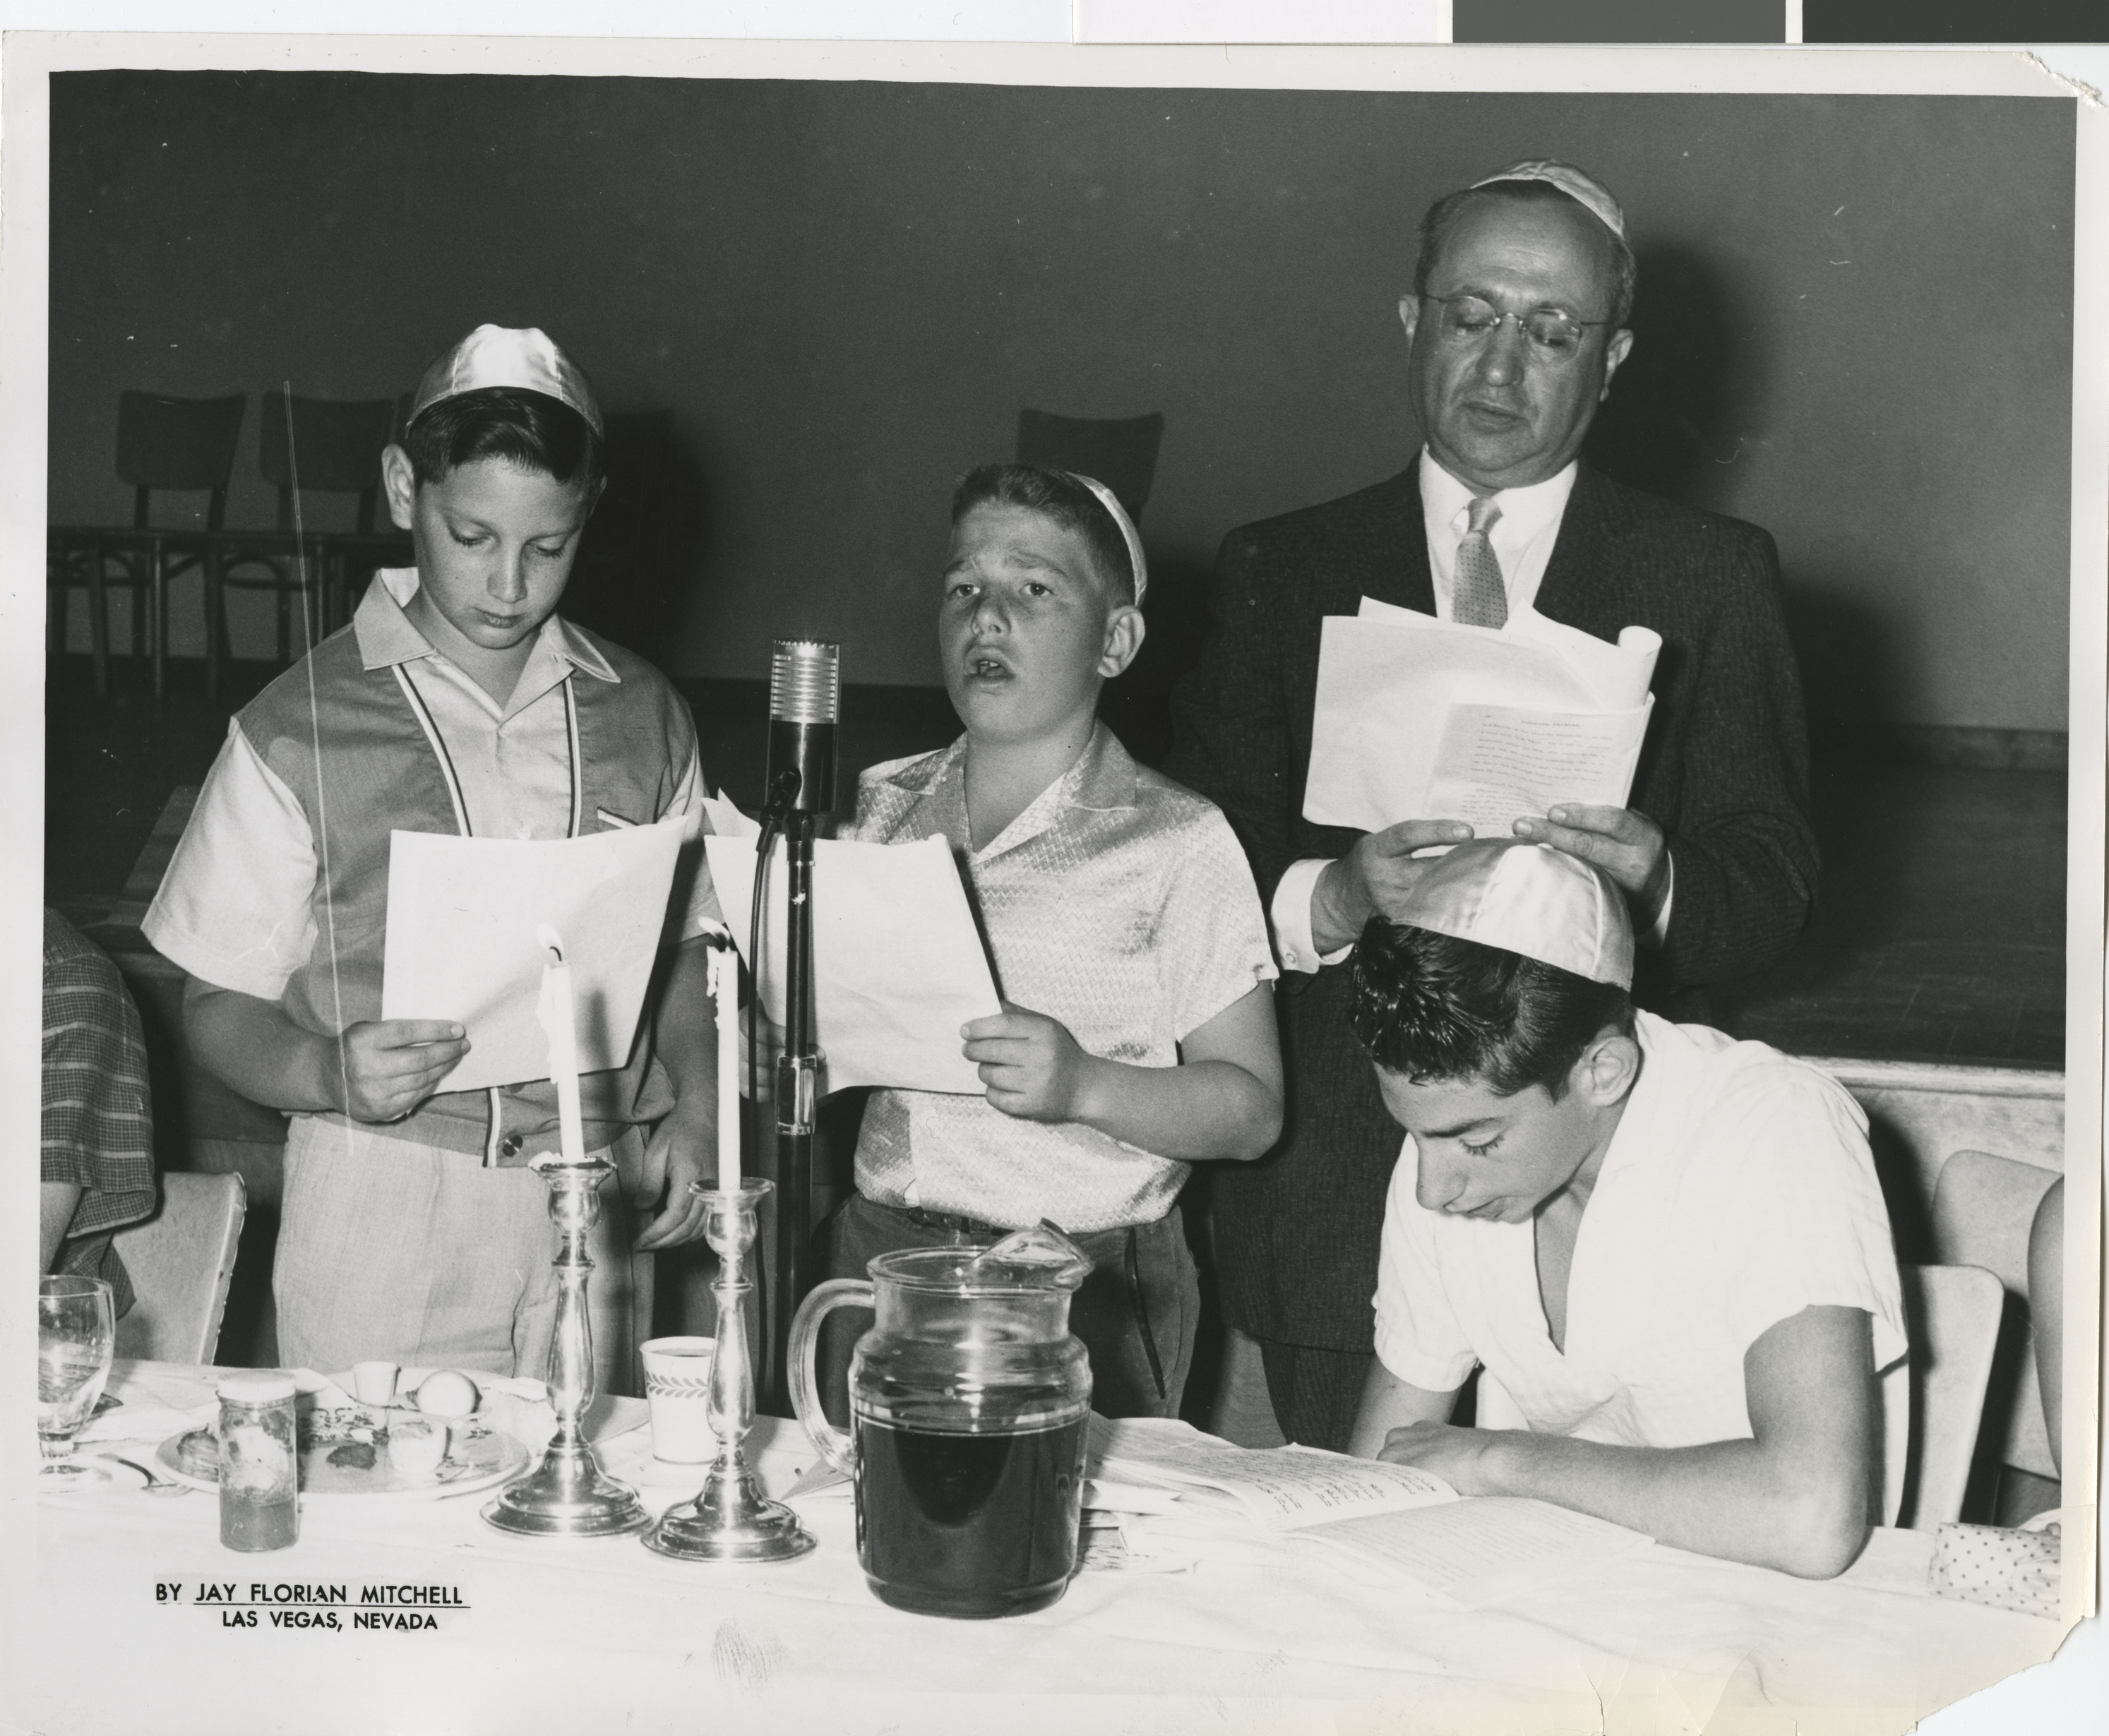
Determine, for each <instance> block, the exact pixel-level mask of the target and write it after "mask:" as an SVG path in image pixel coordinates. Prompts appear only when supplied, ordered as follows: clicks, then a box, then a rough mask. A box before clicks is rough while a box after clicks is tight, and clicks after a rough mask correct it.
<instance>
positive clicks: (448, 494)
mask: <svg viewBox="0 0 2109 1736" xmlns="http://www.w3.org/2000/svg"><path fill="white" fill-rule="evenodd" d="M602 458H603V450H602V422H601V414H600V410H599V408H598V405H597V404H595V403H594V399H593V395H592V393H591V391H590V390H589V388H588V386H587V385H586V382H585V377H584V376H582V375H581V374H580V372H579V371H578V370H577V368H576V367H573V366H572V365H571V362H570V361H569V360H568V359H567V358H566V357H565V356H564V355H563V354H562V352H561V351H560V350H558V348H557V347H556V345H554V344H553V343H551V342H550V341H549V339H548V338H547V337H545V336H544V335H543V334H542V333H541V332H540V331H531V330H526V331H508V330H504V329H501V328H500V327H496V326H482V327H478V328H477V329H476V331H474V332H472V333H471V334H470V335H469V336H467V338H465V339H463V340H462V342H460V343H459V344H458V345H455V346H454V349H451V350H449V352H448V353H447V354H446V355H445V356H443V357H442V358H440V360H439V361H438V362H436V363H434V364H433V366H432V367H431V370H430V371H429V372H427V374H426V376H425V377H424V380H423V382H422V384H421V385H420V386H419V387H418V394H417V396H416V398H415V399H414V400H413V404H412V406H411V415H410V418H409V424H408V426H406V428H405V430H404V435H403V441H402V444H400V445H396V446H391V447H390V448H389V449H388V450H387V452H386V454H385V456H384V458H383V460H382V477H383V480H384V482H385V484H386V489H387V495H388V507H389V511H390V513H391V516H393V517H394V519H395V523H396V524H397V525H399V526H400V527H401V528H402V529H404V530H408V531H409V532H410V533H411V536H412V539H413V545H414V548H415V549H416V553H417V565H416V566H415V567H414V568H404V569H402V570H395V571H384V572H381V573H378V574H377V575H375V578H374V581H373V585H372V586H371V587H370V588H368V592H367V593H366V597H365V599H364V601H363V602H361V603H360V604H359V611H358V613H357V615H356V616H355V618H354V620H353V621H352V623H351V625H350V626H349V627H348V628H346V629H344V630H343V631H342V632H340V633H337V634H333V635H332V636H331V637H330V638H327V639H325V640H323V643H321V644H320V645H318V646H317V647H315V649H314V651H313V652H310V653H309V656H307V657H306V658H305V659H304V660H303V661H301V662H300V663H299V664H296V665H295V666H294V667H293V668H292V669H291V670H287V672H286V674H283V675H282V676H280V677H279V678H278V679H277V680H276V681H274V682H273V683H272V684H271V685H270V686H269V688H265V689H264V692H262V693H261V694H260V695H259V696H258V697H257V698H256V699H255V701H252V702H251V704H250V705H249V706H246V707H245V708H244V709H243V710H242V712H241V713H240V715H237V717H236V718H235V719H233V723H232V724H231V725H230V727H229V728H228V738H227V742H226V745H225V746H224V748H223V749H222V750H221V752H220V755H219V759H218V760H216V761H215V764H214V765H213V769H212V772H211V774H210V776H209V777H208V778H207V779H206V781H205V787H204V790H203V791H202V792H201V794H200V796H199V798H198V804H197V808H196V812H195V813H193V814H192V817H191V821H190V824H189V826H188V827H187V828H186V829H185V831H184V833H183V841H182V842H181V843H180V844H179V845H178V847H177V850H176V854H175V857H174V860H173V861H172V862H171V863H170V864H169V872H168V874H167V876H166V877H165V879H164V881H163V882H162V884H161V888H160V893H159V895H157V896H156V899H155V900H154V904H153V907H152V909H151V910H150V911H149V912H148V913H147V920H146V922H145V924H144V927H145V931H146V934H147V938H148V939H150V940H151V941H152V942H153V943H154V945H156V946H157V947H158V948H160V950H161V951H162V952H163V953H164V954H166V955H167V956H168V957H169V958H172V959H174V961H175V962H176V963H178V964H179V965H181V966H182V967H183V969H184V970H185V971H186V972H187V973H188V975H189V979H190V980H189V982H188V984H187V988H186V990H185V995H184V1003H183V1023H184V1030H185V1033H186V1035H187V1037H188V1039H189V1041H190V1044H191V1046H192V1049H193V1051H194V1052H195V1053H196V1055H197V1057H198V1059H199V1060H200V1061H201V1062H202V1063H203V1064H204V1066H205V1067H206V1068H207V1069H208V1070H209V1071H211V1072H212V1073H213V1074H215V1075H216V1076H218V1077H219V1078H220V1079H221V1080H224V1081H225V1082H226V1083H227V1084H228V1085H230V1086H231V1087H233V1089H235V1090H237V1091H238V1092H240V1093H242V1095H243V1096H245V1097H246V1098H251V1100H253V1101H255V1102H260V1103H267V1104H270V1105H272V1106H273V1107H277V1108H280V1109H284V1110H287V1111H291V1115H292V1125H291V1130H290V1131H289V1135H288V1138H287V1148H286V1184H285V1202H284V1209H283V1217H282V1228H281V1229H280V1232H279V1237H278V1253H277V1260H276V1265H275V1268H274V1271H273V1291H274V1292H275V1295H276V1299H277V1302H278V1359H279V1361H280V1362H281V1363H282V1364H287V1366H299V1365H305V1366H308V1367H310V1368H314V1369H321V1370H323V1371H325V1372H331V1371H336V1370H341V1369H346V1368H349V1367H350V1365H351V1364H352V1363H353V1362H355V1361H359V1360H364V1359H374V1358H380V1359H391V1360H395V1361H397V1362H400V1363H404V1364H424V1365H427V1366H432V1365H438V1366H445V1367H450V1368H460V1369H486V1370H490V1371H493V1372H496V1373H506V1374H512V1373H520V1374H528V1375H535V1376H539V1375H541V1374H542V1373H544V1372H545V1370H546V1369H547V1365H548V1360H549V1342H550V1337H551V1333H552V1328H553V1323H554V1315H555V1303H556V1292H555V1284H554V1279H553V1274H552V1271H551V1267H550V1259H551V1256H552V1253H553V1240H552V1237H553V1231H552V1229H551V1228H550V1224H549V1206H548V1195H547V1190H546V1189H545V1188H544V1185H543V1184H542V1182H541V1180H540V1179H539V1178H538V1177H537V1176H536V1175H535V1174H534V1173H533V1172H532V1171H531V1170H529V1169H528V1168H527V1164H528V1162H529V1160H530V1159H531V1158H533V1157H536V1156H538V1155H540V1154H541V1153H543V1152H548V1151H551V1150H553V1149H555V1148H556V1147H557V1144H558V1125H557V1105H556V1096H555V1092H554V1089H553V1087H552V1086H551V1084H549V1082H548V1081H547V1080H542V1081H540V1082H536V1083H530V1084H520V1085H513V1086H508V1087H505V1088H504V1089H491V1090H489V1091H473V1092H468V1091H448V1092H440V1093H439V1094H437V1095H434V1094H433V1093H434V1088H435V1087H436V1086H437V1085H438V1084H440V1081H441V1080H443V1079H444V1078H445V1075H446V1074H447V1073H448V1071H449V1070H450V1069H451V1068H452V1067H453V1066H454V1064H455V1062H458V1060H460V1058H461V1057H462V1056H463V1054H464V1053H466V1052H467V1048H468V1044H467V1042H466V1041H465V1040H464V1039H463V1034H462V1030H461V1028H460V1027H459V1026H454V1025H449V1024H445V1023H441V1022H438V1021H427V1020H404V1019H391V1020H384V1019H382V1017H381V989H382V981H381V978H382V943H383V939H384V936H385V935H386V913H387V888H388V856H389V834H390V832H391V831H393V830H403V831H410V832H442V833H454V834H458V835H463V836H481V837H504V838H562V837H567V836H576V835H577V834H579V833H581V832H595V831H601V830H605V829H607V828H608V827H611V826H616V825H624V824H629V825H645V824H648V823H652V822H653V821H656V820H659V819H663V818H666V817H667V816H668V815H670V814H683V815H689V814H700V809H701V805H702V795H703V784H702V771H701V768H700V766H699V765H698V760H697V754H696V737H695V728H694V725H693V723H692V722H691V720H690V719H689V713H688V708H687V706H684V704H683V703H682V701H681V699H680V696H679V695H678V694H676V693H675V692H674V690H673V688H671V686H670V685H669V684H668V683H667V682H666V679H665V678H663V677H662V675H660V674H659V673H658V672H657V670H654V669H653V668H652V667H651V666H650V665H648V664H646V663H645V662H644V661H643V660H642V659H640V658H638V657H635V656H631V655H630V653H629V652H625V651H622V650H621V649H619V648H618V647H616V646H613V645H610V644H607V643H605V642H604V641H602V640H600V639H598V638H595V637H594V636H593V635H592V634H587V633H584V632H582V631H580V629H578V628H576V627H574V626H572V625H570V624H568V623H567V622H566V621H563V620H560V619H559V618H558V615H557V614H556V607H557V604H558V601H559V599H560V598H561V597H562V595H563V592H564V587H565V584H566V582H567V580H568V579H569V578H570V576H571V563H572V561H573V558H574V557H576V553H577V552H578V546H579V538H580V533H581V532H582V531H583V530H584V529H585V521H586V518H587V516H588V515H589V513H590V512H592V510H593V507H594V502H595V501H596V500H597V499H598V498H599V494H600V490H601V483H602ZM674 912H675V913H674V914H673V916H671V918H670V919H669V922H668V931H667V940H668V942H669V944H670V951H669V954H668V955H667V956H666V958H665V959H664V960H663V961H662V967H661V972H660V976H661V981H660V984H659V989H658V994H657V1003H656V1012H653V1013H652V1014H651V1015H650V1016H649V1017H648V1021H647V1027H646V1029H645V1030H644V1032H643V1033H642V1034H641V1035H640V1036H639V1040H638V1042H637V1044H636V1045H635V1050H634V1051H633V1053H632V1055H631V1057H630V1061H629V1062H628V1064H627V1065H626V1066H623V1067H621V1068H620V1069H618V1070H616V1071H612V1072H605V1073H594V1074H589V1075H585V1078H584V1079H582V1080H580V1087H581V1093H582V1098H583V1109H584V1115H585V1136H586V1145H587V1148H588V1149H589V1152H599V1153H601V1154H603V1155H605V1156H607V1157H609V1158H610V1159H611V1160H612V1161H613V1162H614V1163H615V1164H616V1167H617V1170H618V1174H619V1177H620V1181H619V1184H618V1185H617V1186H616V1187H612V1188H608V1189H607V1190H605V1193H604V1195H603V1212H602V1216H601V1220H600V1224H599V1226H598V1229H597V1231H596V1233H595V1237H594V1242H593V1244H592V1249H591V1252H592V1257H593V1259H594V1263H595V1265H596V1266H597V1268H598V1269H597V1271H596V1272H595V1274H594V1283H593V1287H592V1290H591V1292H590V1298H591V1302H592V1305H593V1312H594V1351H595V1359H596V1361H597V1362H598V1364H600V1378H601V1381H602V1385H603V1390H604V1391H605V1390H609V1388H610V1387H611V1385H613V1387H614V1390H617V1391H625V1390H627V1382H626V1376H627V1372H628V1369H629V1366H630V1345H631V1341H632V1338H633V1336H634V1335H633V1332H632V1331H631V1324H632V1321H633V1319H635V1317H637V1316H639V1315H642V1316H644V1317H645V1318H648V1315H649V1309H650V1300H649V1298H650V1273H651V1262H650V1261H649V1260H648V1259H647V1260H635V1261H634V1262H633V1260H632V1259H631V1255H632V1252H633V1251H651V1250H653V1249H657V1248H661V1247H675V1246H677V1245H679V1244H680V1243H682V1242H689V1241H692V1240H693V1239H694V1238H696V1237H697V1236H698V1234H700V1233H701V1231H702V1213H701V1206H700V1202H698V1201H696V1200H695V1199H694V1198H693V1197H691V1196H690V1194H689V1191H688V1186H687V1184H688V1183H689V1181H690V1180H692V1179H701V1178H702V1175H704V1174H705V1173H707V1165H708V1163H709V1161H710V1159H709V1153H710V1152H711V1149H712V1134H713V1131H714V1127H715V1115H714V1111H713V1096H712V1089H713V1086H714V1084H715V1076H716V1062H715V1050H714V1048H713V1045H712V1044H711V1040H710V1034H711V1030H712V1028H713V1019H712V1014H711V1008H710V1002H709V996H708V993H707V974H706V963H705V955H704V953H703V950H702V945H701V943H700V942H699V941H698V940H696V937H697V936H699V935H700V934H701V933H702V931H704V930H705V929H706V928H707V927H711V926H712V925H713V924H714V923H715V922H716V920H717V915H718V912H717V903H716V897H715V895H713V893H712V891H711V886H710V882H709V877H708V876H707V874H706V873H702V872H700V871H696V870H691V871H689V873H688V875H687V877H683V878H677V883H676V887H675V896H674ZM655 1038H656V1041H655ZM655 1122H656V1123H657V1124H658V1125H657V1130H656V1131H654V1132H653V1134H652V1137H651V1140H650V1143H649V1145H647V1143H646V1141H645V1139H644V1137H643V1132H642V1130H644V1128H645V1127H647V1126H648V1125H651V1124H653V1123H655ZM662 1184H671V1185H669V1186H668V1188H667V1204H666V1209H665V1210H664V1211H661V1212H660V1213H659V1214H658V1215H657V1217H656V1218H654V1219H653V1220H652V1222H651V1223H650V1224H648V1226H646V1228H645V1229H644V1232H643V1233H642V1234H641V1235H640V1236H639V1237H638V1238H637V1239H636V1242H635V1250H633V1248H632V1246H631V1242H630V1223H629V1214H628V1210H627V1208H628V1206H629V1203H630V1199H631V1198H633V1197H642V1198H647V1199H651V1198H656V1197H657V1193H658V1192H659V1190H660V1188H661V1186H662ZM618 1383H619V1384H618Z"/></svg>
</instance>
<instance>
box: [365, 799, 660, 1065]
mask: <svg viewBox="0 0 2109 1736" xmlns="http://www.w3.org/2000/svg"><path fill="white" fill-rule="evenodd" d="M683 828H684V822H683V821H682V819H681V818H680V817H679V816H673V817H670V818H666V819H664V820H662V821H660V822H659V823H657V824H656V825H652V826H633V827H624V828H622V829H620V830H617V831H613V832H592V833H589V834H588V835H587V836H584V837H577V838H555V839H517V838H463V837H455V836H447V835H445V834H442V833H436V832H394V833H392V834H391V837H390V841H389V856H388V934H387V940H386V946H385V952H384V955H383V963H382V990H381V1016H382V1018H383V1019H384V1020H386V1019H445V1020H449V1021H454V1022H455V1023H458V1024H460V1025H462V1026H465V1027H466V1028H467V1032H468V1039H469V1051H468V1053H467V1055H466V1056H465V1057H463V1058H462V1060H461V1062H460V1064H459V1065H458V1066H455V1067H454V1069H453V1071H451V1072H449V1074H448V1075H446V1076H445V1080H443V1081H441V1082H440V1084H438V1086H437V1087H436V1089H444V1090H448V1091H474V1090H480V1089H483V1088H484V1087H485V1086H488V1085H507V1084H517V1083H518V1082H520V1081H521V1080H531V1079H543V1078H546V1077H547V1076H548V1075H549V1065H548V1042H547V1039H545V1038H544V1035H543V1033H542V1030H541V1027H540V1025H539V1024H537V1023H536V1021H535V1004H536V1001H537V999H538V997H539V993H540V986H541V981H542V965H543V961H544V948H543V947H542V946H541V945H540V944H539V943H538V942H537V940H536V939H535V931H536V930H537V929H538V928H544V927H547V928H551V929H553V930H555V931H557V932H558V933H559V934H561V935H562V936H564V938H565V940H566V941H567V943H568V948H569V957H570V958H571V959H572V960H573V961H574V964H573V969H574V972H575V975H574V978H573V989H574V994H575V995H576V1007H577V1014H578V1067H579V1071H580V1072H582V1073H598V1072H605V1071H607V1070H609V1069H611V1068H614V1067H619V1066H622V1064H623V1063H624V1062H625V1061H627V1060H628V1059H629V1058H630V1044H631V1043H632V1042H633V1040H634V1039H635V1037H636V1035H637V1020H638V1015H639V1012H641V1011H642V1010H643V1008H644V992H645V990H646V988H647V986H648V985H649V983H650V981H651V979H652V966H653V960H654V959H655V958H657V955H658V950H659V942H660V940H661V937H662V931H663V929H664V927H665V924H666V900H667V895H668V893H669V892H670V891H671V888H672V886H673V881H674V865H675V856H676V855H677V854H678V852H679V851H680V845H681V834H682V831H683Z"/></svg>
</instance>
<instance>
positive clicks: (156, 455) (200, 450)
mask: <svg viewBox="0 0 2109 1736" xmlns="http://www.w3.org/2000/svg"><path fill="white" fill-rule="evenodd" d="M247 405H248V400H247V399H245V398H243V397H242V395H241V394H240V393H238V392H237V393H236V394H235V395H233V397H231V398H168V397H164V396H162V395H160V394H159V393H156V392H124V393H121V394H120V395H119V397H118V399H117V477H118V480H120V482H124V483H127V484H129V485H130V486H131V488H132V489H133V507H132V522H133V524H134V525H137V526H138V528H139V529H141V530H144V529H145V528H146V526H147V497H148V495H149V494H151V491H152V490H153V489H209V490H210V493H211V499H210V503H208V505H207V507H206V509H205V528H206V529H207V530H219V529H220V528H221V526H222V525H224V523H225V522H226V519H227V480H228V477H229V476H233V473H234V443H235V441H236V440H237V439H239V438H240V436H241V434H242V412H243V411H244V410H245V409H246V408H247Z"/></svg>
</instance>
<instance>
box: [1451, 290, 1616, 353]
mask: <svg viewBox="0 0 2109 1736" xmlns="http://www.w3.org/2000/svg"><path fill="white" fill-rule="evenodd" d="M1420 299H1421V300H1424V301H1432V302H1434V304H1435V305H1436V306H1437V307H1438V308H1439V309H1442V316H1441V318H1440V320H1439V322H1438V326H1437V331H1438V334H1439V335H1440V336H1441V337H1442V338H1443V341H1444V342H1446V343H1451V344H1476V343H1479V342H1480V341H1482V340H1484V339H1486V338H1489V337H1492V336H1493V335H1494V332H1495V331H1496V329H1497V327H1499V326H1500V325H1501V323H1502V321H1503V320H1506V319H1512V320H1514V321H1515V322H1516V327H1517V329H1518V330H1519V331H1521V332H1522V333H1523V334H1524V336H1525V337H1527V338H1529V340H1530V347H1531V351H1532V353H1533V354H1534V355H1537V356H1538V357H1539V358H1541V359H1542V360H1544V361H1547V362H1571V361H1573V360H1574V358H1575V357H1576V356H1578V355H1579V354H1581V352H1582V340H1583V336H1584V334H1586V333H1587V331H1588V330H1589V328H1590V327H1592V326H1608V325H1610V323H1611V322H1610V320H1608V319H1577V318H1575V317H1574V315H1573V314H1572V313H1566V312H1565V311H1563V310H1562V309H1559V308H1533V309H1531V310H1530V312H1529V313H1503V312H1502V310H1501V309H1499V308H1497V307H1496V306H1495V305H1494V304H1493V303H1492V302H1490V301H1486V300H1482V299H1481V298H1480V297H1479V296H1477V295H1423V296H1422V297H1421V298H1420Z"/></svg>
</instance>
